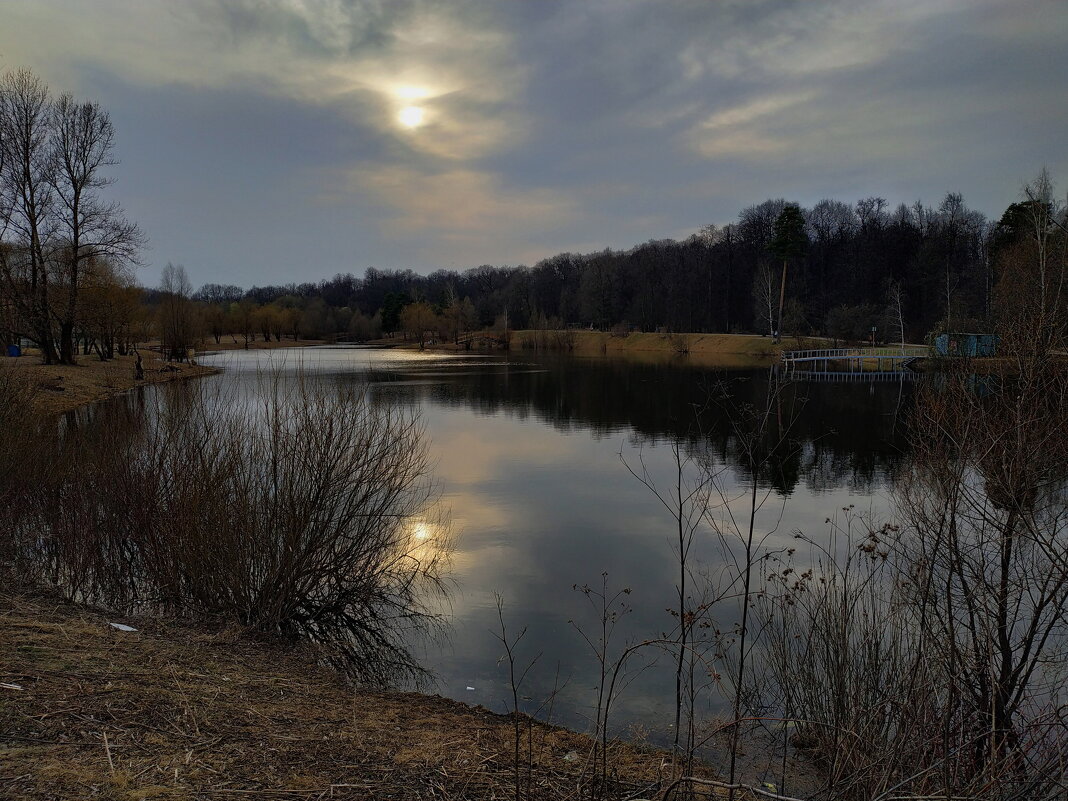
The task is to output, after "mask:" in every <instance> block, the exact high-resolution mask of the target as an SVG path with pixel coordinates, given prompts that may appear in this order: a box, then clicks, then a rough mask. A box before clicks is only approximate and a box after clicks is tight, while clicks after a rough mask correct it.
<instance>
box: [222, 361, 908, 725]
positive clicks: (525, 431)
mask: <svg viewBox="0 0 1068 801" xmlns="http://www.w3.org/2000/svg"><path fill="white" fill-rule="evenodd" d="M202 361H203V362H205V363H212V364H216V365H218V366H220V367H223V368H224V373H223V374H222V375H221V376H218V377H215V378H211V379H208V380H210V381H217V382H234V381H238V382H244V383H245V384H246V385H247V386H248V387H249V388H250V389H251V388H254V387H255V385H256V376H257V372H258V371H261V370H262V369H264V368H266V367H268V366H270V367H273V368H277V367H279V366H281V367H282V368H283V369H285V370H293V371H295V370H297V369H298V368H300V369H303V370H305V371H311V372H315V373H317V374H319V375H320V376H322V377H324V378H326V379H327V380H329V381H337V382H369V391H370V392H371V393H372V394H374V395H376V396H381V397H386V396H389V397H391V398H394V399H398V400H401V401H403V402H406V403H411V404H414V405H417V406H418V408H419V409H420V412H421V414H422V417H423V419H424V421H425V423H426V428H427V432H428V435H429V437H430V441H431V448H432V453H433V458H434V462H435V474H436V477H437V479H438V480H439V482H440V484H441V487H442V491H443V502H444V504H445V505H446V506H448V507H450V508H451V510H452V519H453V522H454V525H455V528H456V530H457V531H458V533H459V539H458V545H457V549H456V552H455V555H454V558H453V576H454V579H455V582H456V589H455V590H454V592H453V594H452V596H451V602H450V618H451V625H450V627H449V634H448V638H447V641H445V642H439V643H433V644H429V645H425V646H423V647H421V649H420V651H419V656H420V658H421V659H422V661H423V663H424V664H425V666H426V667H428V668H429V669H430V670H431V671H433V672H434V673H435V674H436V676H437V679H438V685H437V689H438V691H439V692H441V693H442V694H444V695H448V696H451V697H453V698H457V699H460V700H462V701H465V702H468V703H478V704H483V705H485V706H487V707H490V708H492V709H496V710H501V711H503V710H505V709H506V708H507V704H508V700H507V699H508V698H509V697H510V690H509V688H508V684H507V672H506V667H505V666H503V665H501V664H499V662H498V660H499V658H500V657H501V655H502V653H503V650H502V647H501V644H500V642H499V641H498V640H497V639H496V638H495V633H497V632H499V622H498V619H497V607H496V595H498V594H499V595H500V596H501V597H502V598H503V599H504V605H505V618H506V621H507V623H508V626H509V629H510V631H511V633H512V634H513V635H514V634H517V633H518V632H519V631H520V630H522V629H523V628H524V627H525V628H526V629H527V633H526V635H525V636H524V638H523V639H522V641H521V643H520V646H519V649H518V650H519V661H520V663H521V665H520V666H521V667H523V666H525V665H526V663H528V662H529V661H530V660H533V659H535V658H537V663H536V664H535V666H534V668H533V669H532V670H531V672H530V674H529V676H528V679H527V682H526V683H525V685H524V687H523V695H524V696H525V697H526V699H527V700H526V701H525V702H524V703H525V704H526V706H527V708H528V710H530V711H533V710H535V709H536V708H537V707H538V705H539V704H540V703H541V701H542V700H543V699H544V698H545V697H546V696H547V695H548V694H549V693H550V691H551V690H552V688H553V687H554V686H555V685H557V684H560V685H564V687H563V690H562V691H561V692H560V693H559V695H558V698H557V700H556V702H555V704H554V719H556V720H558V721H561V722H564V723H567V724H569V725H573V726H579V727H582V726H583V725H585V723H586V721H587V719H588V718H587V716H588V714H589V712H590V708H591V705H592V704H593V703H595V700H596V698H595V695H596V691H595V689H593V688H594V685H595V684H596V679H595V678H594V677H595V673H596V665H595V662H594V660H593V659H592V657H591V654H590V652H589V647H588V646H587V645H586V644H585V643H584V642H583V640H582V639H581V637H580V636H579V634H578V633H577V632H576V630H575V627H574V625H573V624H572V623H571V622H570V621H575V623H577V624H578V625H580V626H583V627H584V628H586V629H587V630H589V631H591V632H592V630H593V627H594V626H595V624H597V620H598V616H597V615H596V614H594V613H593V612H592V610H591V608H590V605H589V604H588V602H587V600H586V599H585V598H584V597H583V596H582V595H581V594H580V593H579V592H576V591H575V590H574V589H573V586H574V585H582V584H590V585H599V584H600V582H601V576H602V573H605V572H607V574H608V581H609V582H610V584H611V586H612V587H614V588H622V587H627V588H630V589H631V593H630V594H629V595H628V596H626V600H627V602H628V604H629V605H630V606H631V607H632V608H633V611H632V612H631V613H629V614H627V615H626V616H625V617H624V618H623V619H622V621H621V623H620V625H619V627H618V628H617V630H616V633H615V635H614V639H613V650H618V648H619V647H622V646H623V645H624V644H625V643H626V642H627V641H630V640H639V639H644V638H650V637H655V636H657V635H659V634H660V633H662V632H665V631H667V630H669V629H670V628H671V627H672V625H673V621H672V618H671V617H670V616H669V615H668V613H667V612H666V611H665V609H666V608H667V607H669V606H671V605H672V604H673V603H675V601H674V599H673V594H674V592H675V589H674V588H675V583H676V576H677V571H678V568H677V563H676V557H675V552H674V546H673V538H674V536H675V531H674V528H673V526H674V521H673V520H672V518H671V516H670V515H669V514H668V513H667V512H666V511H665V509H664V507H663V506H662V505H661V504H660V502H659V501H658V500H657V499H656V497H655V496H654V495H653V494H652V492H651V491H650V490H648V489H647V488H646V487H644V486H643V485H642V484H641V483H640V482H639V481H637V480H636V479H635V478H634V477H633V476H632V475H631V474H630V473H629V472H628V470H627V469H626V466H625V465H624V464H623V461H622V460H621V459H625V460H626V461H627V462H628V463H630V464H631V465H632V466H634V467H637V466H638V465H639V458H640V459H641V460H642V462H643V463H644V465H645V468H646V469H647V470H648V471H649V475H650V477H651V478H652V479H653V480H654V481H655V482H656V483H657V485H658V486H661V487H662V488H663V489H664V490H665V491H666V490H669V489H670V482H671V480H672V476H673V474H674V470H675V468H674V462H673V460H672V447H671V445H672V442H673V441H675V440H676V439H679V440H680V441H682V442H683V443H684V444H683V449H684V450H685V451H687V452H697V451H700V452H703V453H706V454H710V455H711V456H712V458H713V459H714V460H715V462H716V464H717V465H718V466H719V467H720V469H721V471H722V472H721V480H722V487H723V489H724V492H725V494H726V495H727V496H728V497H730V498H734V497H735V496H736V495H737V494H738V493H741V492H744V488H745V486H746V484H747V481H748V478H749V477H748V475H747V473H746V470H745V469H744V462H743V461H741V460H740V459H739V458H738V455H737V454H738V447H737V441H736V439H735V438H734V437H733V436H732V427H731V417H730V414H729V413H728V412H727V411H726V410H725V409H724V407H723V406H722V405H718V404H710V403H709V398H710V397H711V396H714V395H718V394H719V393H721V392H722V387H723V386H727V387H729V392H730V394H731V395H732V396H733V401H732V405H733V406H740V405H743V404H746V403H751V404H754V405H757V406H760V407H763V405H764V403H765V400H766V398H767V393H768V388H769V375H768V371H766V370H764V371H746V372H731V373H723V372H717V371H715V370H712V369H709V368H700V367H694V366H691V365H689V364H688V363H687V362H686V361H678V360H676V361H674V362H670V363H661V364H642V363H636V362H633V361H615V360H608V359H603V358H601V359H577V358H559V357H557V358H552V357H541V356H538V355H533V354H530V355H528V354H526V353H520V354H511V355H508V356H501V357H495V356H484V355H477V356H468V355H462V356H442V355H440V354H434V355H428V354H420V353H416V352H411V351H396V350H371V349H360V348H342V347H338V348H330V347H320V348H303V349H292V350H281V351H249V352H242V351H238V352H231V353H224V354H220V355H217V356H209V357H205V358H203V359H202ZM724 382H727V383H726V384H724ZM253 391H254V390H253ZM909 397H910V387H909V386H908V385H907V384H899V383H876V384H868V383H860V384H824V383H812V384H808V383H798V384H793V385H790V386H788V387H786V388H785V389H784V390H783V391H782V393H781V396H780V399H779V401H778V403H777V407H778V408H777V409H776V413H777V414H778V415H779V416H780V418H781V417H782V416H784V415H785V416H786V417H788V418H790V419H794V423H793V425H792V427H791V429H790V436H791V437H792V438H793V439H794V441H795V444H796V447H794V448H793V449H791V451H790V453H789V454H788V455H787V456H786V457H785V458H784V459H782V460H781V462H780V463H779V464H778V466H777V469H776V470H774V471H769V474H768V475H762V476H760V477H759V479H758V480H759V483H760V486H761V488H762V491H761V497H765V496H766V498H767V500H766V502H765V504H764V507H763V508H762V510H761V513H760V515H759V516H758V528H759V530H760V531H761V532H762V533H765V534H767V535H768V536H767V538H766V540H765V543H764V545H765V547H766V548H769V549H771V548H777V547H786V546H790V545H791V544H796V543H797V540H796V539H795V537H794V535H795V533H796V532H798V531H800V532H804V533H805V534H807V535H809V536H811V537H812V538H813V539H817V540H818V539H819V538H820V537H826V532H827V529H828V526H827V523H826V520H827V518H828V517H831V516H834V515H835V514H836V513H840V512H841V510H842V509H843V508H845V507H849V506H851V505H852V506H855V507H856V508H857V509H858V510H864V511H866V512H867V511H870V512H871V513H873V514H875V515H876V516H885V515H886V514H887V512H888V500H887V496H886V491H887V486H888V480H889V477H890V476H891V475H892V474H893V471H894V469H895V467H896V465H897V464H898V462H899V459H900V457H901V454H902V451H903V449H904V442H903V436H902V434H903V431H902V425H901V414H902V411H903V410H904V409H905V408H906V407H907V404H908V402H909ZM698 432H700V433H698ZM734 503H737V504H740V505H744V503H745V500H744V499H736V500H735V501H734ZM694 557H695V558H696V559H699V560H701V562H702V563H703V564H704V565H705V566H707V568H708V569H709V570H712V571H714V570H715V569H716V568H717V567H718V566H719V565H720V564H721V563H722V560H723V555H722V552H721V551H720V550H719V549H718V548H717V547H716V540H715V538H714V537H712V536H711V534H710V533H709V532H707V531H705V532H702V533H701V534H699V538H698V542H697V543H696V545H695V549H694ZM734 616H735V611H734V610H733V609H732V608H730V607H724V608H723V609H722V610H721V612H720V615H719V622H720V624H721V625H722V626H724V627H726V626H729V625H731V624H732V623H733V622H734V620H733V617H734ZM672 671H673V668H672V666H671V664H670V659H666V658H662V659H661V660H660V662H659V663H658V664H653V665H651V666H650V665H647V666H646V670H645V671H644V672H642V673H641V674H640V675H637V676H636V677H634V679H633V682H632V683H631V684H630V685H629V686H628V688H627V690H626V692H625V693H624V694H623V695H622V697H621V699H620V700H619V701H618V702H617V705H616V708H615V712H614V716H615V719H616V720H617V721H618V722H619V723H620V724H621V725H626V724H632V723H641V724H643V725H645V726H647V727H649V728H651V729H653V730H655V731H659V732H661V733H663V732H664V731H665V729H666V727H667V724H668V723H669V722H670V720H671V718H672V713H671V709H672V700H671V699H672V698H673V692H674V681H673V672H672ZM708 703H709V705H710V707H711V709H710V710H709V711H710V712H713V713H714V712H715V711H716V704H717V702H716V699H715V696H714V695H713V696H712V698H711V700H710V701H709V702H708Z"/></svg>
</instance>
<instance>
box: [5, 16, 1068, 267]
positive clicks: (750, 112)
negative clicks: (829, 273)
mask: <svg viewBox="0 0 1068 801" xmlns="http://www.w3.org/2000/svg"><path fill="white" fill-rule="evenodd" d="M16 66H29V67H31V68H32V69H33V70H35V71H36V72H37V73H38V74H39V75H41V76H42V77H43V78H44V79H45V80H46V81H47V82H48V83H49V85H50V86H51V87H52V89H53V90H55V91H71V92H74V93H75V94H76V95H78V96H80V97H83V98H86V99H91V100H95V101H97V102H99V103H101V104H102V105H103V106H104V107H106V108H107V109H108V110H109V111H110V112H111V114H112V117H113V119H114V122H115V124H116V128H117V132H118V142H117V154H118V156H119V158H120V159H121V164H120V165H119V166H117V167H116V168H114V175H115V177H116V178H117V181H118V182H117V184H116V185H115V186H114V187H113V188H112V189H111V190H109V191H110V192H111V193H112V195H113V196H114V197H115V198H116V199H118V200H119V201H120V202H122V204H123V205H124V206H125V208H126V210H127V213H128V214H129V216H130V217H131V218H132V219H134V220H136V221H137V222H138V223H139V224H140V225H141V226H142V228H143V229H144V231H145V233H146V234H147V237H148V240H149V245H148V248H147V249H146V251H145V253H144V261H145V266H144V268H143V269H142V271H141V280H142V281H143V282H144V283H146V284H153V283H155V282H156V281H157V280H158V276H159V270H160V268H161V267H162V266H163V265H164V264H166V263H167V262H169V261H170V262H176V263H182V264H184V265H185V266H186V268H187V269H188V270H189V273H190V275H191V277H192V279H193V282H194V284H197V285H199V284H202V283H204V282H208V281H219V282H233V283H238V284H242V285H245V286H248V285H251V284H254V283H258V284H265V283H285V282H289V281H302V280H316V279H319V278H322V277H326V276H330V275H332V274H334V273H336V272H348V271H353V272H358V273H361V272H362V271H363V270H364V269H365V268H366V267H370V266H376V267H386V268H405V267H411V268H413V269H416V270H418V271H420V272H428V271H430V270H432V269H435V268H437V267H448V268H455V269H463V268H467V267H472V266H477V265H479V264H487V263H488V264H533V263H535V262H536V261H537V260H538V259H540V258H543V257H545V256H550V255H552V254H554V253H557V252H560V251H564V250H571V251H588V250H594V249H599V248H604V247H612V248H626V247H630V246H632V245H634V244H637V243H639V242H642V241H645V240H648V239H654V238H655V239H660V238H665V237H684V236H687V235H688V234H690V233H692V232H694V231H695V230H697V229H698V228H700V227H701V226H703V225H705V224H708V223H719V224H722V223H726V222H730V221H732V220H733V219H735V218H736V216H737V213H738V211H739V210H740V209H741V208H742V207H744V206H746V205H751V204H753V203H757V202H760V201H761V200H764V199H767V198H769V197H785V198H787V199H789V200H796V201H799V202H801V203H802V204H806V205H808V204H811V203H813V202H815V201H816V200H819V199H820V198H822V197H834V198H837V199H841V200H847V201H851V202H852V201H856V200H857V199H858V198H860V197H864V196H869V195H879V196H882V197H885V198H887V199H888V200H889V201H890V202H891V203H892V204H896V203H897V202H900V201H909V202H911V201H914V200H916V199H922V200H924V201H925V202H927V203H931V204H937V203H938V202H939V200H940V199H941V197H942V196H944V194H945V193H946V192H947V191H958V192H961V193H963V194H964V198H965V200H966V202H967V203H968V204H969V205H970V206H972V207H974V208H978V209H980V210H981V211H983V212H985V213H987V214H988V215H990V216H997V215H1000V213H1001V211H1002V210H1003V209H1004V207H1005V206H1006V205H1007V204H1008V203H1010V202H1011V201H1013V200H1014V199H1016V197H1017V195H1018V192H1019V189H1020V187H1021V185H1022V184H1023V183H1024V182H1025V181H1026V180H1027V179H1029V178H1030V177H1032V176H1033V175H1034V174H1035V173H1036V172H1037V171H1038V170H1039V169H1040V168H1041V167H1042V166H1043V165H1045V166H1048V167H1049V169H1050V170H1051V172H1052V173H1053V175H1054V178H1055V179H1057V180H1058V181H1059V186H1060V188H1061V189H1063V188H1064V185H1065V183H1066V182H1068V148H1066V146H1065V132H1066V130H1068V90H1066V88H1065V80H1064V76H1065V75H1066V74H1068V2H1065V0H998V1H997V2H995V1H994V0H842V1H841V2H817V1H816V0H804V2H802V1H801V0H797V2H760V1H759V0H732V1H724V2H717V1H716V0H677V1H673V0H571V1H570V2H563V0H560V1H557V0H481V1H480V2H468V1H467V0H422V1H421V0H367V1H366V2H347V1H346V0H0V70H2V69H7V68H10V67H16Z"/></svg>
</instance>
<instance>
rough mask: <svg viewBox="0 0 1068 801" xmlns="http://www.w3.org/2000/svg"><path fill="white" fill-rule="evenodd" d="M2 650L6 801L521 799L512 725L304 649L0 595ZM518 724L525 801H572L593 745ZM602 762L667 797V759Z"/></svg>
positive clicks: (1, 782) (619, 788)
mask: <svg viewBox="0 0 1068 801" xmlns="http://www.w3.org/2000/svg"><path fill="white" fill-rule="evenodd" d="M112 622H121V623H123V624H126V625H130V626H132V627H133V628H135V629H136V631H122V630H118V629H116V628H114V627H112V626H111V625H110V624H111V623H112ZM0 642H3V648H2V649H0V798H19V799H60V798H62V799H74V798H99V799H115V800H116V801H117V800H118V799H123V800H124V801H125V800H130V801H132V800H133V799H154V798H167V799H194V798H196V799H200V798H257V799H268V800H274V799H298V798H315V799H319V798H346V799H349V798H351V799H363V798H392V799H417V798H424V799H429V798H437V799H461V798H467V799H489V798H508V797H513V796H514V792H515V789H514V788H515V775H514V753H515V752H514V749H515V739H514V738H515V731H514V728H513V721H512V718H511V717H509V716H506V715H505V716H502V715H497V714H494V713H491V712H489V711H487V710H485V709H483V708H481V707H474V708H472V707H468V706H464V705H463V704H460V703H457V702H454V701H450V700H447V699H445V698H441V697H439V696H429V695H421V694H416V693H399V692H374V691H368V690H362V689H354V688H352V687H351V686H346V685H345V684H343V683H342V682H341V680H340V678H339V677H338V674H336V673H334V672H332V671H330V670H327V669H324V668H321V667H319V666H318V665H317V664H316V663H315V659H314V653H313V651H311V650H310V648H308V647H305V648H304V649H303V650H302V649H301V648H297V647H293V648H286V649H283V648H281V647H280V646H277V645H272V644H269V643H265V642H262V641H257V640H256V639H254V638H253V637H252V636H251V635H249V634H247V633H244V632H242V631H240V630H238V629H232V628H227V629H218V630H214V631H212V630H206V629H203V628H193V627H191V626H187V625H181V624H177V623H165V622H162V621H159V620H156V619H149V618H141V619H129V618H115V617H108V616H106V615H104V614H102V613H99V612H96V611H92V610H89V609H87V608H85V607H81V606H75V605H72V604H69V603H66V602H64V601H62V600H60V599H58V598H53V597H50V596H47V595H43V594H40V593H34V594H23V593H19V592H17V591H14V592H13V591H7V592H3V593H0ZM520 725H521V758H520V762H521V775H520V782H521V784H522V786H523V793H522V796H523V798H554V799H555V798H568V797H574V798H577V797H580V796H579V793H578V788H579V786H580V784H581V783H582V781H583V778H582V777H583V775H585V777H586V780H588V776H589V766H588V764H587V759H588V757H589V755H590V753H591V752H592V748H593V741H592V740H591V739H590V738H588V737H586V736H585V735H581V734H577V733H575V732H572V731H568V730H566V729H559V728H555V727H552V726H547V725H544V724H540V723H532V722H531V721H529V719H527V718H525V717H524V718H521V721H520ZM609 748H610V750H611V756H610V764H611V765H612V766H613V768H612V770H613V772H614V773H615V775H616V780H615V781H614V782H612V796H616V797H623V796H627V795H632V794H636V795H634V797H653V795H654V794H655V792H656V789H657V787H658V786H659V787H662V786H663V785H664V784H665V777H666V776H667V775H668V774H669V772H670V765H669V761H670V760H669V757H667V756H666V755H664V754H663V753H661V752H656V751H652V750H643V749H640V748H636V747H634V746H631V745H626V744H622V743H611V744H610V746H609ZM528 771H529V772H528ZM706 775H707V774H706ZM528 784H529V790H528ZM708 789H709V792H712V790H711V788H708ZM704 797H711V796H704Z"/></svg>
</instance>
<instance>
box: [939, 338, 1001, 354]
mask: <svg viewBox="0 0 1068 801" xmlns="http://www.w3.org/2000/svg"><path fill="white" fill-rule="evenodd" d="M997 345H998V338H997V337H996V336H994V335H993V334H939V335H938V336H936V337H935V354H936V355H938V356H945V357H949V358H955V357H976V356H993V355H994V353H995V351H996V350H997Z"/></svg>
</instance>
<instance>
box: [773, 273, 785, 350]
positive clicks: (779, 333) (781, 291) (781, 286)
mask: <svg viewBox="0 0 1068 801" xmlns="http://www.w3.org/2000/svg"><path fill="white" fill-rule="evenodd" d="M787 263H788V262H787V260H786V259H783V260H782V283H780V284H779V325H778V328H776V330H775V342H776V343H778V342H779V341H780V340H781V339H782V307H783V302H784V301H785V300H786V265H787Z"/></svg>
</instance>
